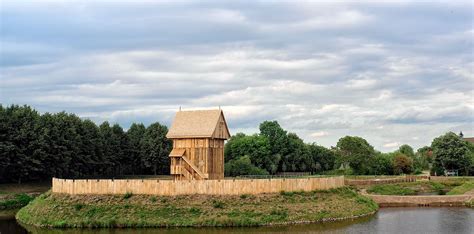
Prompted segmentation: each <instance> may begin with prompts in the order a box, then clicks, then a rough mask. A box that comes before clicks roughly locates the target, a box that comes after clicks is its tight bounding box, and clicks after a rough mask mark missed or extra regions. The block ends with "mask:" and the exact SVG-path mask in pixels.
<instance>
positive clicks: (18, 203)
mask: <svg viewBox="0 0 474 234" xmlns="http://www.w3.org/2000/svg"><path fill="white" fill-rule="evenodd" d="M32 200H33V197H32V196H29V195H28V194H25V193H20V194H14V195H12V196H11V197H8V198H6V199H2V200H0V210H11V209H18V208H21V207H23V206H26V205H28V203H29V202H30V201H32Z"/></svg>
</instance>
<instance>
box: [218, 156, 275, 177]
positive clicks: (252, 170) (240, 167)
mask: <svg viewBox="0 0 474 234" xmlns="http://www.w3.org/2000/svg"><path fill="white" fill-rule="evenodd" d="M224 171H225V175H226V176H240V175H268V172H267V171H266V170H265V169H261V168H259V167H256V166H254V165H253V164H252V162H251V160H250V156H248V155H245V156H242V157H239V158H236V159H232V160H230V161H229V162H227V163H226V164H225V167H224Z"/></svg>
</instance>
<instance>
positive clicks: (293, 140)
mask: <svg viewBox="0 0 474 234" xmlns="http://www.w3.org/2000/svg"><path fill="white" fill-rule="evenodd" d="M287 147H288V154H286V155H283V158H282V160H281V164H280V165H281V171H284V172H285V171H293V172H294V171H307V170H310V165H311V158H310V156H309V153H308V151H307V148H306V145H305V143H304V142H303V140H302V139H301V138H299V137H298V135H296V134H294V133H289V134H288V146H287Z"/></svg>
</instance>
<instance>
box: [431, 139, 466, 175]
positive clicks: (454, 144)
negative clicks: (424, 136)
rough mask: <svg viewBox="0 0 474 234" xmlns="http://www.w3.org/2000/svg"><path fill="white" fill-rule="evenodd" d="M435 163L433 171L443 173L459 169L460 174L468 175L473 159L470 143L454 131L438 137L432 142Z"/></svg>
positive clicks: (438, 173)
mask: <svg viewBox="0 0 474 234" xmlns="http://www.w3.org/2000/svg"><path fill="white" fill-rule="evenodd" d="M431 148H432V149H433V157H434V163H433V168H432V173H435V172H436V174H437V175H443V174H444V172H445V170H459V171H458V172H459V174H460V175H468V174H469V171H470V168H471V164H472V159H471V154H470V151H469V148H468V143H467V142H466V141H465V140H463V139H462V138H461V137H459V136H458V135H457V134H455V133H453V132H448V133H446V134H444V135H442V136H440V137H437V138H435V139H434V140H433V142H432V143H431Z"/></svg>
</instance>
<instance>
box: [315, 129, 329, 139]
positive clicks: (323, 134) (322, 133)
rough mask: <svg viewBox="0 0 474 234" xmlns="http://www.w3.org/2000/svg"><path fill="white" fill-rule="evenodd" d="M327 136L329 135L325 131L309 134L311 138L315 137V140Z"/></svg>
mask: <svg viewBox="0 0 474 234" xmlns="http://www.w3.org/2000/svg"><path fill="white" fill-rule="evenodd" d="M328 135H329V133H328V132H325V131H319V132H314V133H311V136H312V137H315V138H318V137H323V136H328Z"/></svg>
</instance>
